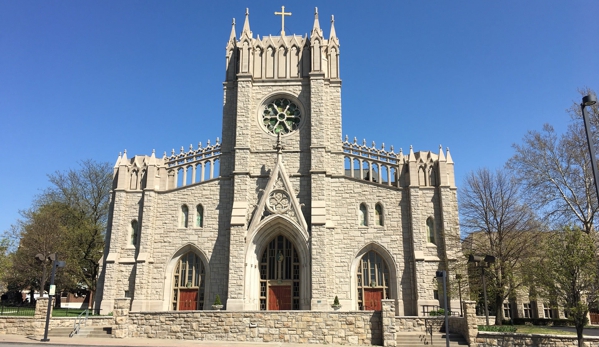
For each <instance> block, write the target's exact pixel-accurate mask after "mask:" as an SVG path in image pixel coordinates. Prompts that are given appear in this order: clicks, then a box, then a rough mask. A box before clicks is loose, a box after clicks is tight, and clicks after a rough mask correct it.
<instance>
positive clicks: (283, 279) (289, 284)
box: [260, 235, 300, 310]
mask: <svg viewBox="0 0 599 347" xmlns="http://www.w3.org/2000/svg"><path fill="white" fill-rule="evenodd" d="M299 307H300V261H299V256H298V253H297V251H296V249H295V247H294V245H293V243H292V242H291V241H289V240H288V239H287V238H286V237H285V236H283V235H278V236H275V238H273V239H272V240H271V241H270V242H269V243H268V246H267V247H266V249H265V250H264V252H263V253H262V257H261V258H260V310H299Z"/></svg>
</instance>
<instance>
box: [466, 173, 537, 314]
mask: <svg viewBox="0 0 599 347" xmlns="http://www.w3.org/2000/svg"><path fill="white" fill-rule="evenodd" d="M460 213H461V215H462V218H461V220H462V223H461V228H462V230H464V231H465V232H466V233H469V236H468V237H467V238H466V241H465V242H467V244H466V245H467V247H470V252H472V253H473V254H478V255H491V256H494V257H495V263H494V264H493V266H492V267H491V268H490V269H489V270H488V271H486V273H487V275H488V276H489V277H488V278H489V280H490V283H489V284H488V289H489V292H490V293H491V294H492V298H493V299H492V300H493V306H494V307H495V308H496V310H497V315H496V324H501V322H502V319H503V317H502V315H503V310H502V309H501V308H502V304H503V301H504V300H505V299H507V298H508V297H509V296H510V295H511V294H513V293H514V290H515V289H517V288H518V287H519V286H521V285H522V284H523V277H522V276H521V275H522V273H523V272H524V269H523V264H524V263H525V262H523V261H522V259H524V258H526V257H529V256H530V253H531V251H532V250H533V249H535V244H536V242H537V238H538V232H537V230H538V229H539V223H538V220H537V219H536V216H535V214H534V213H533V211H532V210H530V209H529V208H528V207H527V206H526V205H524V204H522V203H521V198H520V193H519V190H518V185H517V184H516V181H515V180H514V179H513V177H511V176H510V175H509V174H508V173H507V171H505V170H496V171H495V172H491V171H490V170H488V169H486V168H483V169H479V170H477V171H475V172H471V173H470V174H469V175H468V176H467V177H466V180H465V183H464V188H463V189H462V191H461V192H460Z"/></svg>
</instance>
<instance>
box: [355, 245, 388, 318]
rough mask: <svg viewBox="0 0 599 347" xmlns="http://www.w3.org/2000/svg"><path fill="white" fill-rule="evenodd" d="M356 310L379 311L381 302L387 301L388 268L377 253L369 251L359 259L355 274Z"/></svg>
mask: <svg viewBox="0 0 599 347" xmlns="http://www.w3.org/2000/svg"><path fill="white" fill-rule="evenodd" d="M356 280H357V287H358V308H359V309H360V310H374V311H380V310H381V309H382V308H381V300H382V299H389V267H388V266H387V263H386V262H385V260H384V259H383V257H381V256H380V255H379V254H378V253H377V252H375V251H370V252H368V253H366V254H364V256H363V257H362V259H360V264H359V265H358V271H357V274H356Z"/></svg>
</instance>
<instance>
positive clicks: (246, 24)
mask: <svg viewBox="0 0 599 347" xmlns="http://www.w3.org/2000/svg"><path fill="white" fill-rule="evenodd" d="M244 33H248V34H249V35H250V36H251V35H252V32H251V31H250V9H249V8H246V9H245V21H244V22H243V30H242V31H241V35H243V34H244Z"/></svg>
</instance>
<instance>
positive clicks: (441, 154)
mask: <svg viewBox="0 0 599 347" xmlns="http://www.w3.org/2000/svg"><path fill="white" fill-rule="evenodd" d="M438 160H439V161H445V156H444V155H443V146H441V145H439V158H438Z"/></svg>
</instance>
